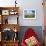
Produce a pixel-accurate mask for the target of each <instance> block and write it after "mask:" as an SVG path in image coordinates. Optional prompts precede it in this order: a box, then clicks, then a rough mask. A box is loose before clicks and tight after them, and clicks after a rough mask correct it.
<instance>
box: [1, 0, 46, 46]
mask: <svg viewBox="0 0 46 46" xmlns="http://www.w3.org/2000/svg"><path fill="white" fill-rule="evenodd" d="M30 14H31V15H32V16H33V15H34V17H32V16H31V17H30ZM24 15H25V16H26V15H29V16H26V17H27V18H26V17H25V16H24ZM28 28H32V29H33V31H34V32H35V33H36V34H37V37H38V40H39V42H40V43H41V44H42V46H46V0H28V1H26V0H21V1H20V0H9V1H8V0H0V46H22V45H21V42H22V39H23V37H24V34H25V32H26V30H27V29H28ZM39 46H40V45H39Z"/></svg>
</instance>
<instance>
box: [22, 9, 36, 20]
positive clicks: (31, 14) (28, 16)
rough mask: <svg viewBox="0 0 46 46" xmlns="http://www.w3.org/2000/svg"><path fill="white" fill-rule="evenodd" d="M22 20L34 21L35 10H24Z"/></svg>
mask: <svg viewBox="0 0 46 46" xmlns="http://www.w3.org/2000/svg"><path fill="white" fill-rule="evenodd" d="M23 18H24V19H36V10H35V9H24V10H23Z"/></svg>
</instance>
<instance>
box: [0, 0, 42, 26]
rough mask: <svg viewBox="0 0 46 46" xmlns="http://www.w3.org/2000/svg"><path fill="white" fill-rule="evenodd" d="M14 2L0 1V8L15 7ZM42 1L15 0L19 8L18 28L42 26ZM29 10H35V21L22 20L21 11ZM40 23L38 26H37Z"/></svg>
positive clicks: (12, 0)
mask: <svg viewBox="0 0 46 46" xmlns="http://www.w3.org/2000/svg"><path fill="white" fill-rule="evenodd" d="M14 1H15V0H9V1H8V0H0V6H2V7H4V6H5V7H7V6H8V7H9V6H15V3H14ZM42 2H43V1H42V0H28V1H27V0H21V1H20V0H17V3H18V5H17V6H19V7H20V17H19V24H20V26H43V6H42ZM25 8H29V9H30V8H31V9H35V10H36V19H29V20H28V19H27V20H26V19H23V9H25ZM39 23H40V24H39Z"/></svg>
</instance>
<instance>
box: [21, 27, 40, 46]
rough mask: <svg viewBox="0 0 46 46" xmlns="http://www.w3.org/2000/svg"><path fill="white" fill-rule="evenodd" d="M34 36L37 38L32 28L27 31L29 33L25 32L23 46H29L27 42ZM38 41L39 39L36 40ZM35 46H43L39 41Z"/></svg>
mask: <svg viewBox="0 0 46 46" xmlns="http://www.w3.org/2000/svg"><path fill="white" fill-rule="evenodd" d="M32 36H34V37H35V38H36V37H37V35H36V33H35V32H34V31H33V29H32V28H29V29H27V31H26V32H25V35H24V37H23V38H22V42H21V46H27V44H26V42H25V40H26V39H28V38H30V37H32ZM36 40H37V38H36ZM34 46H41V44H40V42H39V41H38V40H37V44H35V45H34Z"/></svg>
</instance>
